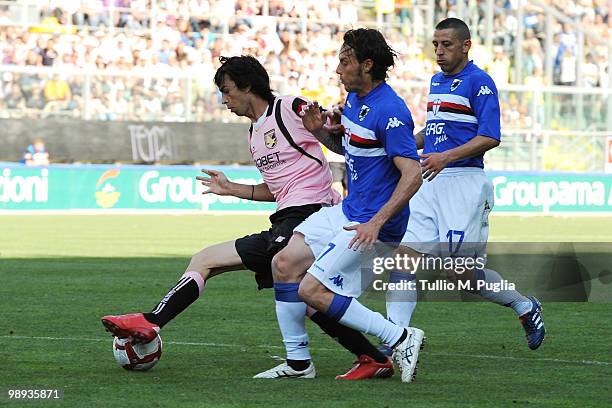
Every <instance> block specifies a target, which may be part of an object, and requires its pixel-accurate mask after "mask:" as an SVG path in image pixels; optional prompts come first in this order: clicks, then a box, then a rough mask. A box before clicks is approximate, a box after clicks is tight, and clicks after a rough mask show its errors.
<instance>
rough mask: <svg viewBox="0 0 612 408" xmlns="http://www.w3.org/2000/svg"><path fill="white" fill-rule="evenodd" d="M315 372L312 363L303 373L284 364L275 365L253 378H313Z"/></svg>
mask: <svg viewBox="0 0 612 408" xmlns="http://www.w3.org/2000/svg"><path fill="white" fill-rule="evenodd" d="M316 375H317V371H316V370H315V367H314V364H312V361H311V362H310V365H309V366H308V367H307V368H306V369H305V370H303V371H297V370H294V369H293V368H291V367H289V365H287V363H286V362H284V363H282V364H279V365H277V366H276V367H274V368H271V369H269V370H267V371H264V372H261V373H259V374H257V375H256V376H254V377H253V378H315V377H316Z"/></svg>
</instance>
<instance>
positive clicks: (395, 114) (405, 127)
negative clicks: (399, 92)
mask: <svg viewBox="0 0 612 408" xmlns="http://www.w3.org/2000/svg"><path fill="white" fill-rule="evenodd" d="M376 137H377V138H378V139H379V140H380V141H381V143H382V144H383V146H384V148H385V151H386V152H387V156H389V157H390V158H393V157H395V156H401V157H408V158H410V159H414V160H419V155H418V153H417V147H416V141H415V139H414V122H413V121H412V116H411V115H410V111H409V110H408V107H407V106H406V104H405V103H404V101H403V100H401V99H400V100H399V101H398V102H397V103H394V104H389V105H388V106H386V107H385V108H384V109H383V110H382V111H381V113H380V115H379V118H378V123H377V126H376Z"/></svg>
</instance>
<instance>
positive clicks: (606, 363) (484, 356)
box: [0, 336, 612, 366]
mask: <svg viewBox="0 0 612 408" xmlns="http://www.w3.org/2000/svg"><path fill="white" fill-rule="evenodd" d="M0 339H13V340H51V341H89V342H101V341H106V342H109V343H110V339H108V338H106V339H102V338H87V337H40V336H37V337H33V336H0ZM164 344H171V345H177V346H199V347H201V346H204V347H227V348H247V347H248V348H253V347H256V348H261V349H283V348H284V347H283V346H273V345H256V346H252V345H249V346H246V345H240V344H224V343H203V342H189V341H164ZM310 349H311V350H315V351H337V349H332V348H326V347H310ZM424 353H427V354H428V355H431V356H445V357H465V358H482V359H490V360H514V361H544V362H550V363H562V364H580V365H597V366H611V365H612V362H611V361H596V360H564V359H560V358H527V357H512V356H491V355H487V354H464V353H443V352H442V353H431V352H427V351H424Z"/></svg>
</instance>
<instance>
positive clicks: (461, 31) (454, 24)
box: [436, 17, 472, 41]
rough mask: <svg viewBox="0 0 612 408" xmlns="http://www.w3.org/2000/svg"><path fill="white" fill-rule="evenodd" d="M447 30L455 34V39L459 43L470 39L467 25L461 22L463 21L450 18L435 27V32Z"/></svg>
mask: <svg viewBox="0 0 612 408" xmlns="http://www.w3.org/2000/svg"><path fill="white" fill-rule="evenodd" d="M448 28H450V29H452V30H454V31H455V34H457V37H458V38H459V39H460V40H461V41H465V40H469V39H470V38H472V36H471V35H470V29H469V28H468V26H467V24H465V23H464V22H463V20H460V19H458V18H454V17H451V18H447V19H444V20H442V21H440V22H439V23H438V25H436V30H446V29H448Z"/></svg>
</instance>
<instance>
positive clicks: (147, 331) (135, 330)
mask: <svg viewBox="0 0 612 408" xmlns="http://www.w3.org/2000/svg"><path fill="white" fill-rule="evenodd" d="M240 269H244V266H243V265H242V261H241V259H240V256H239V255H238V252H237V251H236V246H235V241H228V242H223V243H221V244H216V245H213V246H210V247H206V248H204V249H202V250H201V251H200V252H198V253H197V254H195V255H194V256H193V257H192V258H191V262H190V263H189V266H188V267H187V269H186V271H185V273H184V274H183V275H182V276H181V278H180V279H179V281H178V282H177V283H176V284H175V285H174V286H173V287H172V288H171V289H170V290H169V291H168V293H167V294H166V295H165V296H164V297H163V298H162V299H161V301H160V302H159V303H158V304H157V305H156V306H155V307H154V308H153V310H152V311H151V312H150V313H144V314H143V313H131V314H127V315H119V316H104V317H103V318H102V324H103V325H104V326H105V327H106V329H107V330H108V331H110V332H111V333H113V334H114V335H115V336H117V337H120V338H125V337H132V338H133V339H134V341H135V342H142V343H146V342H149V341H151V340H152V339H153V338H155V335H156V334H157V332H159V330H160V329H161V328H162V327H164V326H165V325H166V324H167V323H168V322H169V321H170V320H172V319H173V318H175V317H176V316H177V315H178V314H180V313H181V312H182V311H183V310H185V309H186V308H187V307H188V306H189V305H190V304H192V303H193V302H195V301H196V299H198V297H200V295H201V294H202V291H203V289H204V285H205V284H206V281H207V280H208V279H209V278H211V277H214V276H217V275H219V274H221V273H223V272H228V271H234V270H240Z"/></svg>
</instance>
